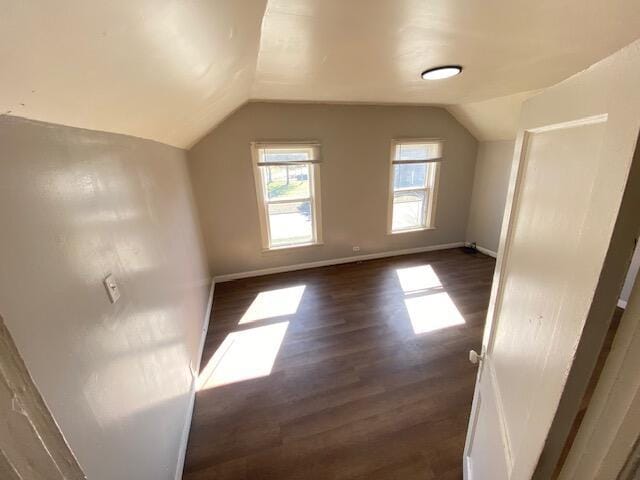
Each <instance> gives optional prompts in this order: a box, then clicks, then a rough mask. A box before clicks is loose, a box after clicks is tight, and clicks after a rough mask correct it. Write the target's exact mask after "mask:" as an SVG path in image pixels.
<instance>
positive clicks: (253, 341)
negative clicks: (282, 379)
mask: <svg viewBox="0 0 640 480" xmlns="http://www.w3.org/2000/svg"><path fill="white" fill-rule="evenodd" d="M303 288H304V287H303ZM288 327H289V322H280V323H274V324H271V325H265V326H263V327H256V328H250V329H248V330H241V331H239V332H233V333H230V334H229V335H227V337H226V338H225V339H224V341H223V342H222V344H221V345H220V347H218V350H216V352H215V353H214V354H213V357H211V359H210V360H209V363H208V364H207V366H206V367H205V368H204V370H203V371H202V373H201V374H200V376H199V377H198V382H197V388H198V390H204V389H208V388H215V387H219V386H222V385H229V384H231V383H236V382H242V381H245V380H251V379H254V378H260V377H266V376H268V375H269V374H271V371H272V369H273V364H274V363H275V360H276V356H277V355H278V351H279V350H280V346H281V345H282V340H283V339H284V336H285V333H286V332H287V328H288Z"/></svg>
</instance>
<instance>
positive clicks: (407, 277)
mask: <svg viewBox="0 0 640 480" xmlns="http://www.w3.org/2000/svg"><path fill="white" fill-rule="evenodd" d="M396 274H397V275H398V280H400V286H401V287H402V291H403V292H404V293H415V292H419V291H422V290H428V289H430V288H438V287H442V283H441V282H440V279H439V278H438V275H436V272H434V271H433V268H431V265H420V266H418V267H408V268H398V269H397V270H396Z"/></svg>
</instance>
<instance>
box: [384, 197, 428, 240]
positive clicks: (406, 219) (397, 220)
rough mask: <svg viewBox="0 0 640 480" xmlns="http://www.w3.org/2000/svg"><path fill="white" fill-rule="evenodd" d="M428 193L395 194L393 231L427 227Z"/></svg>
mask: <svg viewBox="0 0 640 480" xmlns="http://www.w3.org/2000/svg"><path fill="white" fill-rule="evenodd" d="M427 200H428V195H427V192H426V191H424V190H422V191H418V192H397V193H394V194H393V221H392V225H391V229H392V230H393V231H394V232H395V231H398V230H410V229H412V228H422V227H424V226H426V225H425V208H424V207H425V202H426V201H427Z"/></svg>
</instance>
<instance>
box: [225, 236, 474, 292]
mask: <svg viewBox="0 0 640 480" xmlns="http://www.w3.org/2000/svg"><path fill="white" fill-rule="evenodd" d="M462 246H464V242H454V243H445V244H442V245H431V246H428V247H418V248H407V249H405V250H393V251H389V252H378V253H367V254H364V255H354V256H353V257H342V258H332V259H329V260H320V261H318V262H308V263H298V264H296V265H285V266H282V267H272V268H264V269H261V270H252V271H250V272H240V273H228V274H226V275H218V276H217V277H215V278H214V281H215V282H216V283H222V282H230V281H231V280H238V279H240V278H250V277H260V276H262V275H271V274H272V273H282V272H293V271H295V270H306V269H307V268H316V267H326V266H329V265H340V264H342V263H352V262H360V261H362V260H374V259H376V258H385V257H396V256H398V255H410V254H412V253H422V252H432V251H434V250H446V249H448V248H456V247H462Z"/></svg>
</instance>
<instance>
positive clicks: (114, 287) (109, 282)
mask: <svg viewBox="0 0 640 480" xmlns="http://www.w3.org/2000/svg"><path fill="white" fill-rule="evenodd" d="M104 288H106V289H107V295H109V300H110V301H111V303H116V302H117V301H118V299H119V298H120V289H118V284H117V283H116V279H115V278H114V276H113V275H112V274H109V275H107V277H106V278H105V279H104Z"/></svg>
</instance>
